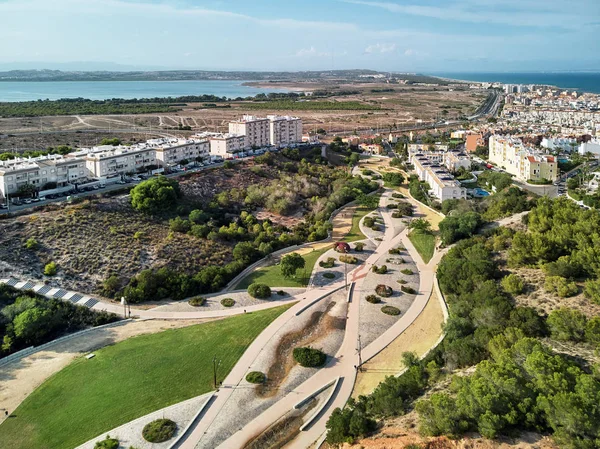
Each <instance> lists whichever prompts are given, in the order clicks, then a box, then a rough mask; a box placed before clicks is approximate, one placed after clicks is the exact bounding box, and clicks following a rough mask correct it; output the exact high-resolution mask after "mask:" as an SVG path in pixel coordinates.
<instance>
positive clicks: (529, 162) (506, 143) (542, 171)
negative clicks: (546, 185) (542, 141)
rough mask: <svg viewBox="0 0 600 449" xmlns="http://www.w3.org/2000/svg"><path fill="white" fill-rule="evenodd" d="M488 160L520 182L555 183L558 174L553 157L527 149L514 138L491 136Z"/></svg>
mask: <svg viewBox="0 0 600 449" xmlns="http://www.w3.org/2000/svg"><path fill="white" fill-rule="evenodd" d="M489 160H490V162H492V163H494V164H496V165H497V166H499V167H501V168H502V169H504V170H506V171H507V172H508V173H510V174H511V175H514V176H516V177H517V178H518V179H520V180H522V181H529V180H535V181H539V180H542V179H547V180H549V181H555V180H556V179H557V178H558V174H559V173H558V171H559V170H558V162H557V161H556V159H555V158H554V156H550V155H547V154H544V153H542V152H540V151H538V150H535V149H534V148H531V147H527V146H525V145H524V144H523V142H522V141H521V139H519V138H516V137H510V136H498V135H494V136H491V137H490V158H489Z"/></svg>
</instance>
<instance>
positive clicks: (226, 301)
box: [221, 298, 235, 307]
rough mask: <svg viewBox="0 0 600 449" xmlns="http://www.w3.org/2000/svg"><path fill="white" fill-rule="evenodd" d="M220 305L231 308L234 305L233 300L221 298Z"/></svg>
mask: <svg viewBox="0 0 600 449" xmlns="http://www.w3.org/2000/svg"><path fill="white" fill-rule="evenodd" d="M221 305H222V306H223V307H233V306H234V305H235V299H233V298H223V299H222V300H221Z"/></svg>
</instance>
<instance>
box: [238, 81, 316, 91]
mask: <svg viewBox="0 0 600 449" xmlns="http://www.w3.org/2000/svg"><path fill="white" fill-rule="evenodd" d="M242 86H247V87H253V88H255V89H286V90H288V91H290V92H310V91H312V90H314V89H312V88H309V87H300V86H298V85H297V84H296V83H294V82H289V81H284V82H282V83H279V82H278V81H275V82H272V81H244V82H243V83H242Z"/></svg>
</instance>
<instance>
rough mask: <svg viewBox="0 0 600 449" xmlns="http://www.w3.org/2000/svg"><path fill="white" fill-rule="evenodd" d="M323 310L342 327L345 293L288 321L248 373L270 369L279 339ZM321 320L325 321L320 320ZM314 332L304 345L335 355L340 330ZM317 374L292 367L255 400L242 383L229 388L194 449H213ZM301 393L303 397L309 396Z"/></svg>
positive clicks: (254, 389)
mask: <svg viewBox="0 0 600 449" xmlns="http://www.w3.org/2000/svg"><path fill="white" fill-rule="evenodd" d="M326 310H328V313H327V315H328V316H329V317H330V318H334V319H335V318H337V320H335V321H336V322H337V323H338V324H341V325H342V326H343V323H344V320H345V318H346V313H347V303H346V291H345V290H340V291H339V292H336V293H333V294H332V295H330V296H328V297H327V298H325V299H323V300H321V301H319V302H317V303H316V304H315V305H313V306H311V307H310V308H309V309H307V310H306V311H304V312H303V313H302V314H301V315H299V316H298V317H296V318H294V319H292V320H290V321H288V322H287V323H286V324H285V325H284V326H283V327H282V328H281V329H280V330H279V331H277V333H276V334H275V336H274V337H273V338H272V339H271V340H270V341H269V342H268V343H267V344H266V345H265V346H264V348H263V350H262V352H261V353H260V355H259V356H258V357H257V359H255V360H254V362H253V363H252V364H251V366H249V367H248V372H250V371H261V372H263V373H266V372H267V371H268V370H269V368H270V367H271V365H272V364H273V363H274V362H275V361H276V360H277V357H276V354H277V351H278V349H279V348H278V347H279V343H280V341H281V339H282V338H283V337H284V336H285V335H286V334H289V333H293V332H296V331H300V330H302V329H304V328H305V327H306V326H307V324H308V323H309V322H310V320H311V316H312V315H313V314H314V313H315V312H325V311H326ZM325 319H326V318H324V319H323V320H325ZM317 332H318V335H313V336H312V337H313V338H314V339H313V341H311V342H310V343H309V344H308V345H309V346H311V347H314V348H318V349H321V350H322V351H323V352H325V353H326V354H328V355H330V356H331V355H332V354H335V353H336V352H337V350H338V349H339V348H340V346H341V344H342V341H343V338H344V329H343V328H339V329H338V328H333V329H332V328H328V329H326V331H323V329H320V330H318V331H317ZM303 345H304V344H303ZM330 362H331V358H328V362H327V363H330ZM317 371H318V369H317V368H303V367H301V366H299V365H297V364H294V366H293V368H292V369H291V370H290V371H289V373H288V375H287V376H286V378H285V380H284V381H283V382H282V383H281V384H280V385H279V387H278V389H277V391H276V392H275V393H274V394H273V395H272V396H269V397H259V396H258V394H257V387H256V386H255V385H253V384H250V383H248V382H246V381H245V380H242V382H241V383H240V384H239V385H236V386H233V388H235V391H234V392H233V393H232V394H231V396H230V398H229V400H228V401H227V403H226V404H225V405H224V406H223V409H221V411H220V413H219V415H218V417H217V419H216V420H215V421H213V422H212V423H211V425H210V427H209V430H208V432H207V433H206V434H205V436H204V437H203V438H202V440H201V441H200V442H199V444H198V445H197V446H196V447H197V448H214V447H216V446H218V445H219V444H220V443H222V442H223V441H225V440H226V439H227V438H228V437H230V436H231V435H233V434H234V433H235V432H237V431H238V430H240V429H241V428H242V427H244V425H246V424H247V423H249V422H250V421H251V420H252V419H254V418H256V417H257V416H258V415H260V413H262V412H263V411H264V410H266V409H268V408H269V407H270V406H271V405H273V404H274V403H276V402H277V401H278V400H279V399H281V398H282V397H284V396H285V395H287V394H288V392H290V391H291V390H293V389H294V388H295V387H297V386H298V385H300V384H302V383H303V382H304V381H305V380H307V379H308V378H309V377H311V376H312V375H313V374H315V373H316V372H317ZM304 393H305V395H307V394H309V393H310V392H304ZM302 398H303V397H300V396H299V397H298V400H301V399H302Z"/></svg>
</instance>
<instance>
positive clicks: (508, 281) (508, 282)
mask: <svg viewBox="0 0 600 449" xmlns="http://www.w3.org/2000/svg"><path fill="white" fill-rule="evenodd" d="M501 283H502V288H504V290H506V292H508V293H510V294H511V295H519V294H521V293H523V289H524V288H525V284H524V283H523V279H521V277H520V276H517V275H516V274H513V273H511V274H509V275H508V276H505V277H504V278H503V279H502V281H501Z"/></svg>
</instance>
